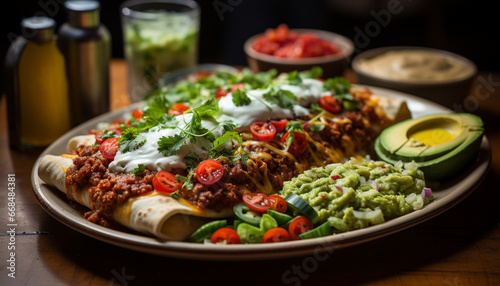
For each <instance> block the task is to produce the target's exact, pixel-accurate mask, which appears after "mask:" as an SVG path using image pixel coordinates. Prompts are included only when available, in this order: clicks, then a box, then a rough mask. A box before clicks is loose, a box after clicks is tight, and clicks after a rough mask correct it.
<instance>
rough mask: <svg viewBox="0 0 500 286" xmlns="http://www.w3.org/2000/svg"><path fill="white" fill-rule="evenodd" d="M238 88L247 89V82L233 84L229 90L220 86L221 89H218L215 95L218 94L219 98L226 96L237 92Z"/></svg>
mask: <svg viewBox="0 0 500 286" xmlns="http://www.w3.org/2000/svg"><path fill="white" fill-rule="evenodd" d="M238 89H240V90H244V89H245V84H244V83H237V84H233V85H232V86H231V90H230V91H227V90H226V89H224V88H222V87H220V88H219V89H217V90H216V91H215V95H216V96H217V98H221V97H224V96H226V95H228V94H229V93H233V92H235V91H236V90H238Z"/></svg>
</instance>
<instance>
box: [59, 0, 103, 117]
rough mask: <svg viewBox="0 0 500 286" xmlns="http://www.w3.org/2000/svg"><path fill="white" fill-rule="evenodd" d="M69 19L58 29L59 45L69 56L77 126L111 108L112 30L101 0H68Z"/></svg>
mask: <svg viewBox="0 0 500 286" xmlns="http://www.w3.org/2000/svg"><path fill="white" fill-rule="evenodd" d="M64 7H65V8H66V10H67V12H68V22H67V23H65V24H63V25H62V26H61V27H60V28H59V31H58V35H59V39H58V45H59V47H60V49H61V51H62V52H63V54H64V57H65V59H66V71H67V75H68V87H69V96H70V105H71V117H72V118H71V122H72V125H73V126H75V125H77V124H80V123H82V122H84V121H86V120H88V119H90V118H93V117H95V116H97V115H99V114H102V113H105V112H107V111H109V61H110V57H111V41H110V38H111V37H110V34H109V31H108V29H107V28H106V27H104V26H103V25H101V24H100V19H99V12H100V4H99V2H97V1H66V2H65V3H64Z"/></svg>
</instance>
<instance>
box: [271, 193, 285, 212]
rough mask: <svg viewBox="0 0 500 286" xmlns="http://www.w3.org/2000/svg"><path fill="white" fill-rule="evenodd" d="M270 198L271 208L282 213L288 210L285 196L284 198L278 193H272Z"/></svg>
mask: <svg viewBox="0 0 500 286" xmlns="http://www.w3.org/2000/svg"><path fill="white" fill-rule="evenodd" d="M268 198H269V208H270V209H272V210H273V211H277V212H280V213H285V212H286V210H287V208H288V205H287V203H286V201H285V199H284V198H282V197H280V196H278V195H271V196H269V197H268Z"/></svg>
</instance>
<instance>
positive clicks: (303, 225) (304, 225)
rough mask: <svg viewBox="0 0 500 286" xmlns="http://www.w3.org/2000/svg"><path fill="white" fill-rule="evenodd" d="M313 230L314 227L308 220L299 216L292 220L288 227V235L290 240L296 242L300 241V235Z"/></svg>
mask: <svg viewBox="0 0 500 286" xmlns="http://www.w3.org/2000/svg"><path fill="white" fill-rule="evenodd" d="M313 228H314V225H313V223H312V222H311V220H310V219H308V218H306V217H305V216H299V217H297V218H295V219H294V220H292V222H291V223H290V225H289V226H288V233H289V234H290V238H291V239H292V240H298V239H300V237H299V235H300V234H303V233H304V232H308V231H310V230H312V229H313Z"/></svg>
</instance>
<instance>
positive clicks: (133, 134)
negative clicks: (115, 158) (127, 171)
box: [118, 127, 147, 153]
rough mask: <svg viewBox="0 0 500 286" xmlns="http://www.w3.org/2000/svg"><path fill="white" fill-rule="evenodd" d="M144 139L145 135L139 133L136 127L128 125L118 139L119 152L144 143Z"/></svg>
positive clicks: (135, 147)
mask: <svg viewBox="0 0 500 286" xmlns="http://www.w3.org/2000/svg"><path fill="white" fill-rule="evenodd" d="M146 141H147V138H146V136H144V135H143V134H140V133H139V130H138V129H137V127H130V128H127V129H125V130H123V132H122V135H121V137H120V139H119V140H118V146H119V147H120V152H122V153H126V152H131V151H134V150H136V149H138V148H140V147H141V146H143V145H144V144H146Z"/></svg>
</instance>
